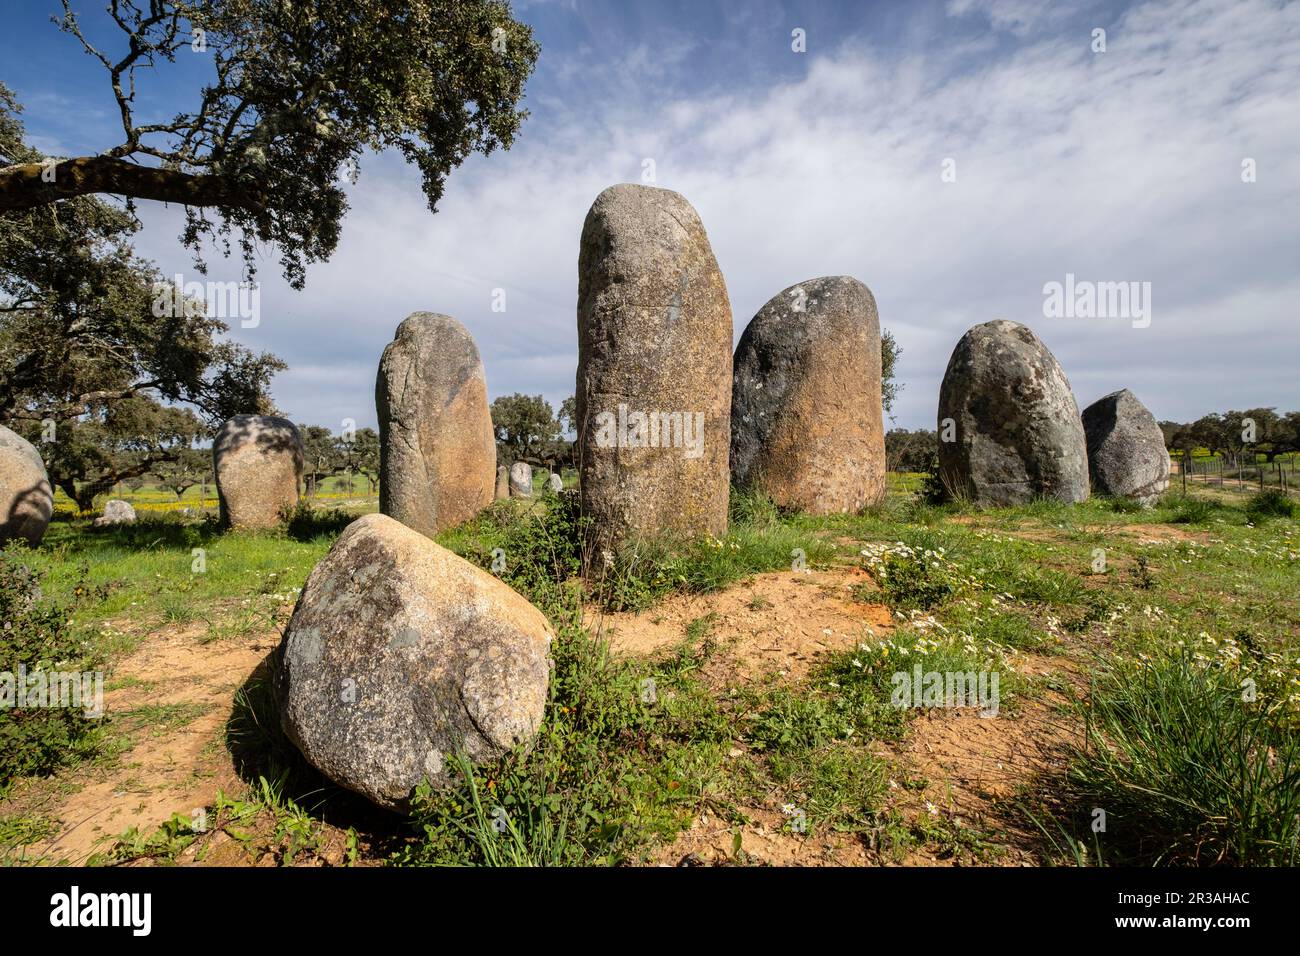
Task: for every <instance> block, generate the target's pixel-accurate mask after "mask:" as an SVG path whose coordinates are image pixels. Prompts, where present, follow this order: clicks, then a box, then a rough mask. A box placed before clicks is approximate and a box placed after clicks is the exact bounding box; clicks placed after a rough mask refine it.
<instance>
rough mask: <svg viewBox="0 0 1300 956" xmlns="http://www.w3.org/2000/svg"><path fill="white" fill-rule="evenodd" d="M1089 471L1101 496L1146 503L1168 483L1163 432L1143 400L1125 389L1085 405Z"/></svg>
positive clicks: (1145, 504) (1166, 454) (1151, 501)
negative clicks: (1139, 399)
mask: <svg viewBox="0 0 1300 956" xmlns="http://www.w3.org/2000/svg"><path fill="white" fill-rule="evenodd" d="M1083 432H1084V435H1085V436H1086V438H1087V442H1088V471H1089V472H1090V473H1091V475H1092V484H1093V487H1094V488H1095V489H1096V490H1097V492H1098V493H1100V494H1103V495H1113V496H1115V497H1117V498H1132V499H1134V500H1136V501H1137V502H1138V503H1140V504H1142V505H1143V506H1145V507H1150V506H1151V505H1154V504H1155V503H1156V500H1157V499H1158V498H1159V497H1160V496H1161V495H1162V494H1163V493H1164V492H1165V491H1166V490H1167V489H1168V488H1169V452H1168V451H1167V450H1166V449H1165V436H1164V433H1163V432H1162V431H1161V430H1160V425H1159V424H1157V422H1156V419H1155V416H1154V415H1152V414H1151V413H1150V412H1149V411H1147V408H1146V406H1145V405H1143V404H1142V403H1141V402H1140V401H1138V399H1137V396H1136V395H1134V394H1133V393H1132V392H1130V391H1129V390H1128V389H1127V388H1125V389H1121V390H1120V391H1118V392H1112V393H1111V394H1109V395H1107V396H1105V397H1104V398H1099V399H1097V401H1095V402H1093V403H1092V404H1091V405H1089V406H1088V407H1087V408H1085V409H1084V410H1083Z"/></svg>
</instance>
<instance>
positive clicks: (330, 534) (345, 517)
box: [281, 499, 357, 541]
mask: <svg viewBox="0 0 1300 956" xmlns="http://www.w3.org/2000/svg"><path fill="white" fill-rule="evenodd" d="M356 517H357V516H356V515H353V514H349V513H348V512H346V511H341V510H340V509H338V508H330V509H328V510H325V509H321V510H317V509H316V508H313V507H312V506H311V503H310V502H308V501H304V500H301V499H300V500H299V501H298V503H297V504H295V505H294V506H293V507H292V508H286V509H285V510H284V513H283V514H282V515H281V519H282V520H283V521H284V533H285V534H287V535H288V536H289V537H290V538H292V539H293V540H294V541H315V540H316V539H317V538H331V539H332V538H337V537H338V536H339V535H340V534H341V533H342V532H343V529H344V528H346V527H347V526H348V525H350V524H351V523H352V522H353V521H355V520H356Z"/></svg>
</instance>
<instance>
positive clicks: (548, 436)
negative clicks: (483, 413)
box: [491, 392, 563, 465]
mask: <svg viewBox="0 0 1300 956" xmlns="http://www.w3.org/2000/svg"><path fill="white" fill-rule="evenodd" d="M561 407H563V406H561ZM491 413H492V427H493V429H494V431H495V432H496V439H497V461H498V462H499V463H500V464H510V463H511V462H516V461H526V462H530V463H531V464H534V465H542V464H546V463H548V462H551V461H554V460H555V459H556V457H557V456H558V453H559V452H560V451H561V450H562V446H561V444H560V430H561V429H560V423H559V422H558V421H556V418H555V413H554V411H553V410H552V409H551V403H550V402H548V401H547V400H546V399H545V398H543V397H542V396H541V395H522V394H520V393H519V392H516V393H515V394H513V395H501V396H499V397H498V398H497V399H496V400H495V401H493V402H492V408H491Z"/></svg>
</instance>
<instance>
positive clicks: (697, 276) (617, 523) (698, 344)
mask: <svg viewBox="0 0 1300 956" xmlns="http://www.w3.org/2000/svg"><path fill="white" fill-rule="evenodd" d="M731 342H732V330H731V304H730V302H729V301H728V299H727V286H726V283H725V282H724V281H723V278H722V272H721V270H719V268H718V263H717V260H716V259H714V257H713V250H712V249H711V248H710V246H709V239H708V236H707V235H706V234H705V232H704V226H703V224H702V223H701V222H700V217H699V215H698V214H697V213H696V212H695V210H694V209H693V208H692V207H691V204H690V203H688V202H687V201H686V200H685V199H684V198H683V197H682V196H680V195H678V194H677V193H675V192H672V191H670V190H667V189H656V188H654V187H650V186H640V185H635V184H630V183H623V184H620V185H617V186H611V187H610V188H609V189H606V190H605V191H604V192H602V193H601V194H600V195H599V196H597V197H596V201H595V202H594V203H592V206H591V209H590V211H589V212H588V213H587V219H586V222H585V223H584V224H583V227H582V242H581V249H580V251H579V255H578V377H577V391H576V393H575V397H576V403H577V423H578V427H577V432H578V471H579V475H578V486H579V489H580V493H581V508H582V512H583V514H584V515H586V516H587V517H589V518H590V520H591V531H592V536H593V541H594V542H595V544H596V545H597V553H598V554H600V553H603V552H604V551H605V550H607V549H609V548H612V547H614V546H617V545H618V544H620V543H621V542H623V541H625V540H626V539H629V538H635V537H638V536H641V535H658V534H669V535H676V536H683V537H689V536H702V535H704V534H714V535H721V534H723V533H724V532H725V531H726V528H727V501H728V495H729V490H730V472H729V469H728V466H727V461H728V452H729V446H730V435H729V432H730V424H731Z"/></svg>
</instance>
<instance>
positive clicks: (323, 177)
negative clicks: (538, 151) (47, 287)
mask: <svg viewBox="0 0 1300 956" xmlns="http://www.w3.org/2000/svg"><path fill="white" fill-rule="evenodd" d="M142 8H143V9H142ZM63 10H64V13H63V17H62V18H61V19H60V20H59V21H58V22H59V26H60V27H61V28H62V29H63V30H65V31H66V32H68V33H70V34H71V35H73V36H74V37H76V38H77V40H79V41H80V42H81V45H82V47H83V48H84V50H85V52H86V53H87V54H89V55H90V56H91V57H93V58H94V59H96V60H98V61H99V63H100V64H101V65H102V66H103V67H104V69H105V71H106V74H107V75H106V77H105V79H106V80H107V81H108V85H110V87H111V91H112V94H113V96H114V97H115V99H116V101H117V108H118V109H117V112H118V113H119V114H120V116H121V122H122V139H121V141H120V142H119V143H117V144H107V143H106V144H104V146H105V148H104V149H102V150H101V151H100V152H98V153H97V154H95V155H89V156H79V157H72V158H68V159H62V160H59V161H58V162H57V163H55V164H53V165H51V166H47V165H46V163H45V162H44V157H42V156H39V155H36V156H33V155H25V154H14V153H11V152H4V151H0V167H3V168H0V211H6V210H8V211H22V210H30V209H34V208H37V207H39V206H43V205H46V204H49V203H53V202H55V201H57V200H60V199H68V198H71V197H79V196H85V195H88V194H91V193H111V194H115V195H120V196H126V197H128V199H130V200H137V199H145V200H159V201H162V202H169V203H177V204H180V205H183V206H184V207H185V211H186V225H185V229H184V232H183V233H182V237H181V238H182V241H183V242H184V243H185V245H186V246H188V247H190V248H191V249H193V250H194V251H195V253H196V255H197V254H198V250H199V249H200V247H201V245H202V244H203V242H204V241H205V240H213V239H215V240H217V241H218V242H219V243H225V244H228V243H229V241H230V238H231V236H232V233H236V232H237V234H238V239H237V241H238V244H239V246H240V248H241V249H242V251H243V255H244V260H245V263H246V266H247V269H248V271H249V272H250V273H251V272H252V271H253V258H254V247H255V244H256V243H268V244H272V245H274V246H276V247H278V250H279V254H280V263H281V266H282V268H283V270H284V274H285V277H286V278H287V279H288V280H289V282H290V284H291V285H293V286H294V287H295V288H300V287H301V286H302V284H303V281H304V278H305V274H306V273H305V267H306V264H307V263H310V262H315V261H318V260H323V259H327V258H329V256H330V254H331V253H332V252H333V251H334V248H335V246H336V245H337V243H338V237H339V229H340V222H341V220H342V218H343V215H344V213H345V211H346V210H347V200H346V198H345V196H344V193H343V191H342V189H341V188H340V187H341V182H342V179H343V178H344V175H348V174H350V173H351V172H352V171H353V170H355V169H356V164H357V163H358V161H359V160H360V158H361V156H362V154H363V153H364V152H365V151H366V150H374V151H380V150H383V149H387V148H394V149H396V150H397V151H398V152H400V153H401V154H402V156H403V157H404V158H405V159H406V161H407V162H409V163H412V164H413V165H415V166H416V167H417V168H418V169H419V171H420V175H421V177H422V179H423V185H424V193H425V196H426V197H427V200H428V204H429V208H430V210H431V211H432V210H433V209H434V208H435V206H436V205H437V202H438V200H439V199H440V198H441V196H442V192H443V188H444V185H445V181H446V178H447V175H448V174H449V173H450V172H451V170H452V169H454V168H456V167H457V166H459V165H460V164H461V162H463V161H464V160H465V159H466V158H467V157H468V156H469V155H471V154H472V153H476V152H479V153H483V154H485V155H486V154H488V153H491V152H492V151H493V150H494V149H496V148H497V147H503V148H508V147H509V146H510V145H511V143H512V142H513V141H514V137H515V134H516V133H517V131H518V129H519V126H520V123H521V122H522V121H523V119H524V117H525V116H526V115H527V114H526V113H525V112H524V111H523V110H521V109H519V102H520V100H521V99H522V97H523V92H524V83H525V81H526V79H527V78H528V76H529V74H530V73H531V72H532V69H533V66H534V64H535V62H536V60H537V53H538V47H537V44H536V42H534V40H533V38H532V34H531V31H530V30H529V28H528V27H527V26H525V25H523V24H522V23H520V22H518V21H516V20H515V19H513V18H512V17H511V14H510V7H509V5H508V3H506V2H504V0H348V2H346V3H342V2H340V3H323V2H299V3H291V2H286V0H149V2H148V3H141V2H137V0H112V2H111V4H110V6H109V13H110V15H111V17H112V22H111V23H109V24H108V28H109V29H111V28H112V26H113V24H116V26H117V28H118V29H119V30H120V31H121V34H122V36H121V37H116V39H117V40H118V41H119V44H117V45H118V46H119V48H118V49H116V50H115V49H113V48H112V47H113V46H114V45H115V44H113V43H112V39H113V38H109V37H107V36H106V34H107V32H108V31H107V30H102V29H100V24H99V23H92V24H86V25H85V26H84V28H83V23H82V21H81V18H80V17H79V16H78V14H76V13H75V12H73V10H72V4H71V0H64V3H63ZM92 38H93V39H94V41H95V42H94V43H92V42H91V40H92ZM178 55H179V56H182V57H188V58H191V59H192V58H195V57H202V58H203V60H202V61H196V62H204V61H206V62H209V63H211V69H212V72H211V75H210V76H209V77H208V78H207V79H206V80H205V81H204V82H203V84H202V86H201V87H197V86H196V88H194V89H193V101H192V105H191V108H190V109H188V110H186V111H182V112H180V113H178V114H176V115H175V116H174V117H172V118H170V119H168V118H157V117H150V118H149V119H148V121H141V120H140V119H137V115H136V114H137V112H139V111H141V110H143V108H144V106H143V104H147V103H152V102H157V97H156V96H153V95H149V94H145V95H142V96H139V97H137V93H144V87H145V81H146V80H147V79H148V77H149V75H150V73H151V72H152V71H153V70H154V69H156V68H158V67H160V66H161V65H162V64H163V63H175V61H176V58H177V56H178ZM155 75H156V76H157V78H158V80H159V82H160V83H166V82H171V83H173V84H175V82H176V81H175V79H174V78H170V77H163V76H161V75H157V74H155ZM49 171H52V173H53V175H52V176H51V175H49V174H48V172H49ZM43 174H46V175H43ZM206 210H212V211H213V212H215V214H216V222H213V221H212V220H210V219H209V218H208V217H207V215H206Z"/></svg>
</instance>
